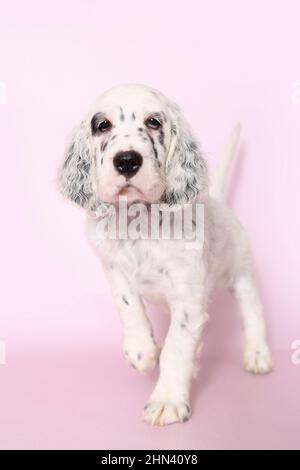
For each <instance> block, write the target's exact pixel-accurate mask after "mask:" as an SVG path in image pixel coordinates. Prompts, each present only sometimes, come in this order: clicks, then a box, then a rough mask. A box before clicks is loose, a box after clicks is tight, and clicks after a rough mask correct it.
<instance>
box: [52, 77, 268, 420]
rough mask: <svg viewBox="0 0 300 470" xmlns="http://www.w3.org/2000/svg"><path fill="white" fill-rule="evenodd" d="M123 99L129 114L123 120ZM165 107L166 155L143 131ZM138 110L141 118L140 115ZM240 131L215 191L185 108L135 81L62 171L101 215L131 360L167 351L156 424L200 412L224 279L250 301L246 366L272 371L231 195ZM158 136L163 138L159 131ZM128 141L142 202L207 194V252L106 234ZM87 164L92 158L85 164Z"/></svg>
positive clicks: (147, 364) (104, 107)
mask: <svg viewBox="0 0 300 470" xmlns="http://www.w3.org/2000/svg"><path fill="white" fill-rule="evenodd" d="M120 107H121V108H122V112H123V113H124V115H125V120H124V121H120V119H118V117H119V113H120ZM98 111H99V112H103V111H104V112H105V113H107V114H109V117H110V119H111V120H113V121H114V122H115V127H114V129H113V131H112V132H113V133H117V134H118V135H119V136H120V138H119V139H113V140H111V137H112V133H111V134H110V135H106V138H107V145H106V147H105V151H104V152H102V153H101V150H100V149H101V143H102V142H103V140H102V141H101V139H103V138H105V136H97V137H93V136H91V133H90V120H91V117H92V115H93V113H95V112H98ZM156 111H159V112H162V113H163V115H164V116H165V122H164V145H159V143H158V142H157V152H158V155H157V156H155V155H154V152H153V148H152V145H151V139H150V138H149V139H150V140H149V139H147V140H142V139H141V138H140V137H139V136H138V133H139V131H138V130H137V128H138V127H142V126H143V125H144V118H145V115H147V114H149V113H151V112H156ZM133 113H134V116H135V119H132V118H131V117H132V114H133ZM175 129H176V131H174V130H175ZM78 133H79V134H80V139H83V141H84V148H82V144H80V143H79V141H78ZM146 133H147V132H146ZM238 134H239V129H237V130H236V131H235V132H234V134H233V136H232V138H231V140H230V143H229V145H228V146H227V149H226V152H225V162H223V163H221V165H220V168H221V170H220V171H219V172H218V173H217V176H216V178H215V180H214V181H213V184H212V187H213V195H212V196H209V194H208V192H207V187H208V180H207V175H206V166H205V162H204V160H203V158H202V156H201V152H200V150H199V148H198V147H197V149H196V144H195V143H194V138H193V136H192V134H191V131H190V129H189V127H188V125H187V123H186V121H185V120H184V118H183V116H182V114H181V112H180V110H179V108H178V107H177V106H176V105H174V103H171V102H170V101H169V100H167V98H165V97H164V96H163V95H162V94H161V93H159V92H157V91H156V90H152V89H149V88H146V87H143V86H134V85H127V86H121V87H116V88H114V89H112V90H110V91H109V92H106V93H105V94H104V95H103V96H102V97H100V99H99V100H98V101H97V103H96V105H95V106H94V108H93V110H92V111H91V112H90V113H89V114H88V115H87V117H86V118H85V119H84V121H83V122H82V123H81V125H80V126H79V127H78V128H77V129H76V130H75V132H74V135H73V143H72V145H71V147H70V148H71V149H72V150H70V149H69V151H67V156H66V160H65V163H64V165H63V168H62V170H61V175H60V187H61V190H62V192H63V194H65V195H66V196H67V197H69V198H70V199H72V200H74V201H76V202H78V203H79V204H80V205H81V206H83V207H85V208H86V209H87V210H88V211H89V212H88V213H89V214H92V215H93V217H91V216H90V215H89V216H88V219H87V233H88V239H89V241H90V243H91V244H92V246H93V248H94V249H95V250H96V252H97V254H99V255H100V257H101V260H102V262H103V265H104V268H105V271H106V273H107V276H108V279H109V281H110V285H111V288H112V294H113V297H114V299H115V303H116V306H117V309H118V311H119V314H120V318H121V321H122V324H123V351H124V356H125V358H126V360H128V362H130V363H131V364H132V365H133V366H134V367H135V368H136V369H137V370H138V371H140V372H142V373H145V372H148V371H149V370H151V369H152V368H153V367H154V366H155V365H156V363H157V361H158V358H159V366H160V376H159V380H158V383H157V384H156V387H155V389H154V391H153V393H152V394H151V396H150V398H149V400H148V402H147V404H146V406H145V409H144V419H145V420H146V421H148V422H149V423H151V424H156V425H165V424H170V423H174V422H177V421H179V422H182V421H185V420H186V419H188V418H189V416H190V385H191V379H192V376H193V369H194V360H195V355H196V352H197V350H198V349H199V346H200V345H201V343H200V342H201V334H202V331H203V327H204V324H205V322H206V320H207V317H208V315H207V304H208V298H209V295H210V293H211V291H212V289H213V287H214V286H215V285H216V284H219V283H222V284H225V285H226V286H228V287H230V288H232V289H233V291H234V293H235V295H236V298H237V299H238V301H239V303H240V307H241V312H242V318H243V323H244V330H245V352H244V366H245V369H246V370H248V371H250V372H253V373H261V374H263V373H267V372H269V371H270V370H271V368H272V360H271V355H270V352H269V348H268V346H267V343H266V333H265V324H264V318H263V311H262V306H261V301H260V298H259V294H258V291H257V287H256V284H255V280H254V275H253V267H252V260H251V254H250V249H249V245H248V241H247V237H246V234H245V231H244V229H243V228H242V226H241V225H240V223H239V222H238V220H237V218H236V217H235V216H234V214H233V213H232V211H231V210H230V209H228V208H227V207H226V206H225V204H224V202H223V200H222V199H223V197H222V192H223V188H224V182H225V177H226V174H227V170H228V162H229V161H230V160H231V159H232V157H233V154H234V150H235V147H236V144H237V138H238ZM128 135H129V137H127V136H128ZM82 136H84V137H82ZM152 137H153V139H157V136H155V134H154V133H153V134H152ZM80 142H82V141H81V140H80ZM155 142H156V140H155ZM102 147H103V146H102ZM74 148H75V151H74ZM127 148H132V149H135V150H137V151H139V152H140V153H141V154H142V155H143V159H144V163H143V166H142V168H141V170H140V171H139V172H138V173H137V175H136V176H134V177H133V178H132V180H133V184H134V188H133V189H132V190H131V189H130V192H129V194H128V195H129V202H130V203H132V202H134V201H136V200H141V201H146V202H150V203H151V202H159V203H164V204H166V205H167V206H172V205H178V204H179V205H180V204H182V203H185V202H188V203H191V204H196V203H197V202H199V201H201V202H202V203H203V204H204V220H205V223H204V245H203V250H189V249H186V243H185V240H174V239H170V240H162V239H160V240H158V241H156V240H142V239H139V240H136V241H132V240H130V239H129V240H109V239H106V240H102V236H101V234H99V231H98V230H97V227H98V222H99V207H100V209H101V208H102V206H103V205H105V208H106V210H107V214H108V215H106V216H104V217H109V211H110V208H111V207H112V205H113V206H115V205H116V204H117V196H118V195H119V194H120V191H121V192H122V188H123V186H124V177H123V176H120V175H118V174H117V173H116V172H115V170H114V169H113V166H112V159H113V156H114V154H115V152H116V151H117V150H119V149H122V150H125V149H127ZM74 152H75V154H74ZM101 158H103V163H102V165H101V164H100V160H101ZM157 159H158V160H159V161H160V163H161V166H160V168H159V167H158V165H157ZM80 162H81V163H82V162H84V164H85V166H84V168H82V166H80ZM86 168H88V170H87V171H86ZM70 171H71V173H70ZM80 182H81V183H80ZM82 182H84V187H83V186H82ZM70 185H71V186H70ZM72 185H73V186H72ZM74 185H75V186H76V188H75V189H74ZM120 188H121V189H120ZM100 213H101V211H100ZM102 214H103V212H102ZM144 299H146V300H149V301H152V302H159V303H160V302H161V303H164V304H166V305H167V306H168V308H169V311H170V315H171V321H170V327H169V331H168V334H167V337H166V340H165V343H164V345H163V348H162V350H161V352H160V350H159V348H158V346H157V344H156V342H155V339H154V337H153V332H152V328H151V324H150V322H149V319H148V317H147V314H146V311H145V306H144V302H143V300H144Z"/></svg>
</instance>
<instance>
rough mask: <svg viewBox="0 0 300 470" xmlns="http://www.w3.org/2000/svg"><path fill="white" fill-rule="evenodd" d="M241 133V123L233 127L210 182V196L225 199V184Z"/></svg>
mask: <svg viewBox="0 0 300 470" xmlns="http://www.w3.org/2000/svg"><path fill="white" fill-rule="evenodd" d="M240 133H241V124H240V123H238V124H237V125H236V126H235V128H234V129H233V131H232V133H231V136H230V138H229V140H228V142H227V144H226V146H225V148H224V151H223V157H222V159H221V161H220V162H219V164H218V165H217V168H216V169H215V171H214V173H213V175H212V178H211V184H210V190H209V193H210V196H211V197H213V198H215V199H218V200H220V201H222V200H223V199H224V190H225V184H226V180H227V176H228V172H229V168H230V166H231V163H232V161H233V160H234V157H235V155H236V148H237V145H238V142H239V137H240Z"/></svg>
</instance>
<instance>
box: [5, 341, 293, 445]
mask: <svg viewBox="0 0 300 470" xmlns="http://www.w3.org/2000/svg"><path fill="white" fill-rule="evenodd" d="M8 359H9V360H8V361H7V364H6V365H5V366H0V384H1V388H0V394H1V400H0V414H1V428H0V448H1V449H17V448H19V449H247V448H250V449H253V448H254V449H262V448H272V449H276V448H284V449H293V448H299V447H300V387H299V386H300V366H295V365H293V364H292V363H291V361H290V352H286V353H285V352H282V353H277V354H275V360H276V369H275V371H274V373H273V374H271V375H269V376H264V377H257V376H252V375H248V374H246V373H245V372H243V371H242V369H241V367H240V358H239V357H238V356H237V355H228V356H227V357H226V359H225V358H223V359H222V357H219V356H217V355H216V356H215V357H212V356H207V355H205V353H204V354H203V357H202V362H201V371H200V374H199V379H198V381H196V382H195V383H194V388H193V399H192V402H193V416H192V418H191V419H190V421H188V422H187V423H185V424H182V425H172V426H168V427H166V428H152V427H151V426H149V425H148V424H146V423H144V422H143V421H142V418H141V414H142V409H143V404H144V402H145V400H146V399H147V397H148V395H149V394H150V392H151V389H152V387H153V385H154V380H155V376H156V373H153V375H152V376H140V375H138V373H137V372H136V371H135V370H133V369H131V368H130V367H128V366H127V365H126V364H125V363H124V361H123V359H122V357H121V353H119V351H118V349H117V348H114V349H109V348H108V349H104V348H103V347H102V349H101V348H99V349H98V350H97V349H94V348H90V349H83V350H82V351H79V350H77V351H75V350H69V351H57V352H55V353H54V352H52V353H49V354H37V353H34V352H33V353H32V354H27V355H23V354H22V353H21V352H17V351H10V357H9V358H8Z"/></svg>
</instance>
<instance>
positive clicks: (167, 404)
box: [144, 401, 191, 426]
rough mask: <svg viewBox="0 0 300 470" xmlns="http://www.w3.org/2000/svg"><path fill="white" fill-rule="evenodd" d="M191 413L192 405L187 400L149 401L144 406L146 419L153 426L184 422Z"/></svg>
mask: <svg viewBox="0 0 300 470" xmlns="http://www.w3.org/2000/svg"><path fill="white" fill-rule="evenodd" d="M190 415H191V410H190V407H189V405H188V404H187V403H185V402H180V403H173V402H171V401H149V402H148V403H147V404H146V405H145V407H144V420H145V421H147V423H150V424H152V425H153V426H165V425H166V424H173V423H184V422H185V421H187V420H188V419H189V417H190Z"/></svg>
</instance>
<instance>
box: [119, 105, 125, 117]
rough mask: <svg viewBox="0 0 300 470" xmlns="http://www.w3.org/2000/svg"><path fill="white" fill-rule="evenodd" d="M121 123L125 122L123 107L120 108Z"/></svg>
mask: <svg viewBox="0 0 300 470" xmlns="http://www.w3.org/2000/svg"><path fill="white" fill-rule="evenodd" d="M120 121H125V115H124V111H123V108H121V106H120Z"/></svg>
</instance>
